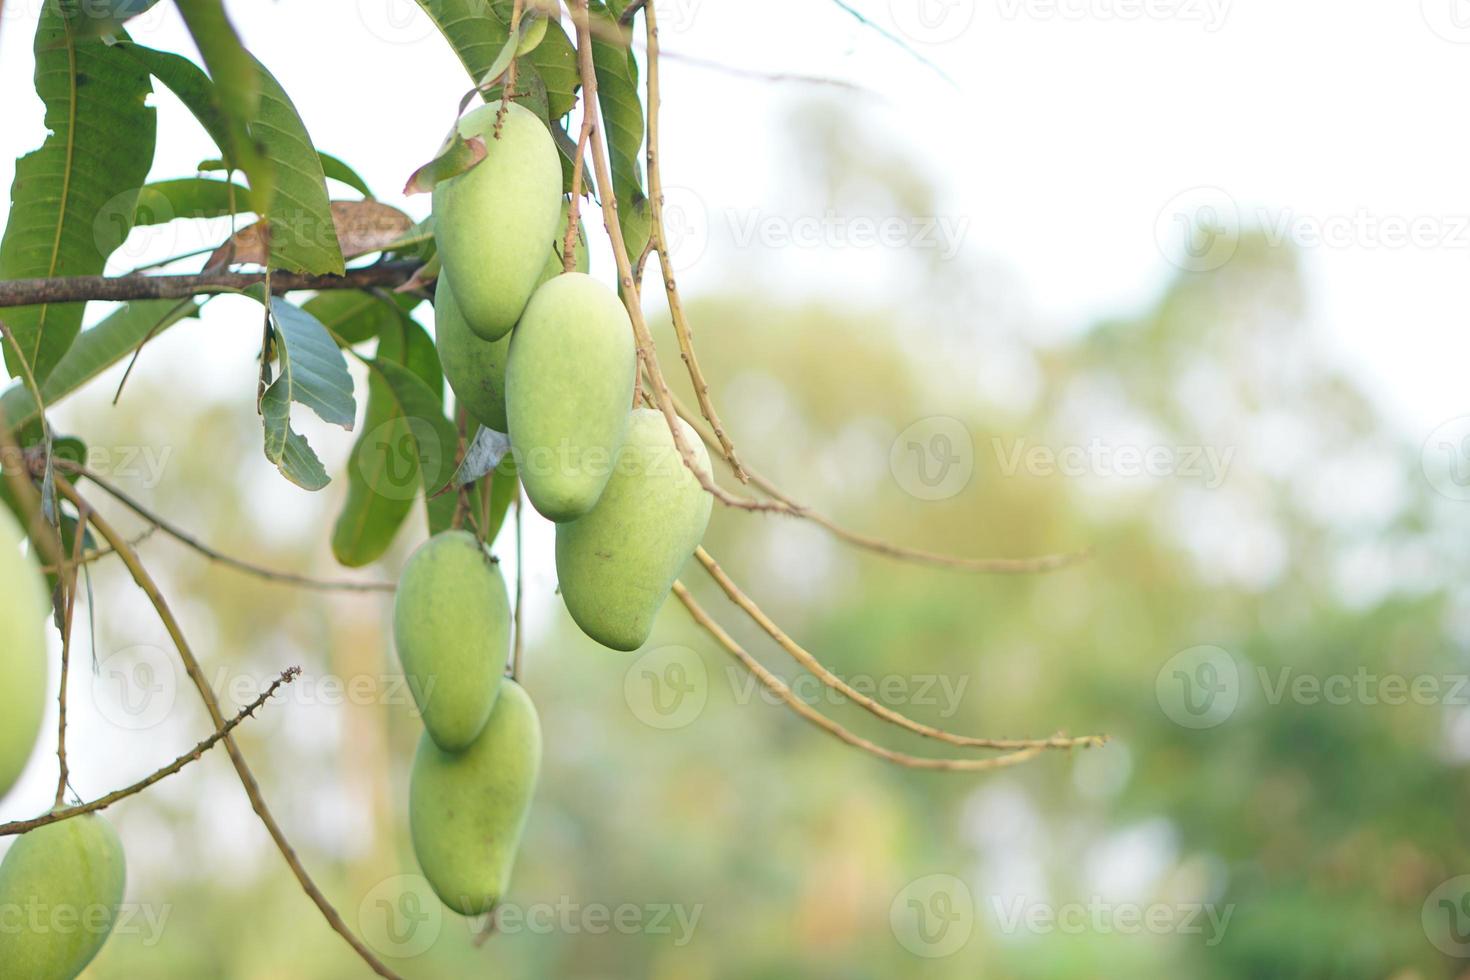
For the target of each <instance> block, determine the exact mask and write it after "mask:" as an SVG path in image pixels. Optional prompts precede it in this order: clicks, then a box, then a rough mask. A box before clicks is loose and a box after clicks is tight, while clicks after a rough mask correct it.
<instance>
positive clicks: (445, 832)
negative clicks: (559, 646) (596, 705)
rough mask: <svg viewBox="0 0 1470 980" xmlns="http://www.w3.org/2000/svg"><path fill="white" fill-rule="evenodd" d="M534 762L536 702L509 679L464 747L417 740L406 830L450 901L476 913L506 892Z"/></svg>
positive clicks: (537, 761) (433, 882) (428, 874)
mask: <svg viewBox="0 0 1470 980" xmlns="http://www.w3.org/2000/svg"><path fill="white" fill-rule="evenodd" d="M540 769H541V723H540V720H539V719H538V718H537V717H536V708H535V706H534V705H533V704H532V703H531V698H530V696H529V695H528V694H526V691H525V688H523V687H521V686H520V685H519V684H517V683H516V682H515V681H513V680H510V679H509V678H507V679H506V680H505V682H504V683H503V684H502V686H501V691H500V697H499V698H498V699H497V700H496V702H495V710H494V712H492V713H491V715H490V723H489V724H487V725H486V726H485V730H484V731H483V732H481V733H480V737H479V738H477V739H475V741H474V743H473V744H472V745H470V746H469V747H468V748H467V749H465V750H464V751H463V752H458V753H454V752H445V751H444V750H443V749H441V748H439V746H437V745H435V744H434V742H433V741H432V740H430V739H429V738H427V737H425V738H422V739H420V740H419V748H418V752H417V753H416V754H415V755H414V759H413V773H412V776H411V777H410V780H409V802H408V822H409V829H410V832H411V835H412V837H413V851H414V854H415V855H416V856H417V857H418V861H419V868H420V869H421V870H422V871H423V872H424V877H425V878H426V879H427V880H428V882H429V885H430V886H431V887H432V888H433V889H434V892H435V893H436V894H437V895H438V896H439V898H440V899H441V900H442V901H443V902H444V904H445V905H447V906H449V908H451V909H453V910H454V911H456V912H458V913H460V914H461V915H466V916H470V915H481V914H483V913H485V912H489V911H490V910H491V909H493V908H494V907H495V905H496V903H497V902H499V901H500V899H501V897H502V896H504V895H505V892H506V889H507V888H508V887H509V885H510V874H511V870H512V868H513V867H514V866H515V859H516V851H517V850H518V849H519V848H520V843H521V832H522V831H523V830H525V827H526V817H527V815H528V814H529V813H530V810H531V796H532V794H533V793H534V792H535V790H536V776H537V773H538V772H539V771H540Z"/></svg>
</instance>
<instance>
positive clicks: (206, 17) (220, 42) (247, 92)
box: [178, 0, 260, 126]
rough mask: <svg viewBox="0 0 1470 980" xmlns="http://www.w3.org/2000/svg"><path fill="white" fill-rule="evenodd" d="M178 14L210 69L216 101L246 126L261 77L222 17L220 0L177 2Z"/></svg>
mask: <svg viewBox="0 0 1470 980" xmlns="http://www.w3.org/2000/svg"><path fill="white" fill-rule="evenodd" d="M178 8H179V13H180V14H182V15H183V17H184V24H185V26H186V27H188V28H189V34H190V35H192V36H193V38H194V44H195V45H196V46H197V47H198V48H199V54H200V56H202V57H203V58H204V66H205V67H206V68H208V69H209V77H210V78H211V79H213V81H214V84H215V89H216V91H218V92H219V102H220V106H221V108H223V109H224V112H225V114H226V115H228V116H229V117H230V118H231V119H232V120H234V121H235V122H236V123H237V124H238V125H242V126H249V125H250V124H251V123H252V122H254V121H255V115H256V112H257V110H258V109H259V108H260V75H259V73H258V72H256V70H255V65H254V64H253V63H252V59H251V57H250V55H249V54H248V53H247V52H246V51H245V47H244V45H242V44H241V43H240V35H239V34H237V33H236V32H235V28H234V25H232V24H231V23H230V19H229V17H227V16H226V15H225V8H224V4H223V3H222V2H221V0H178Z"/></svg>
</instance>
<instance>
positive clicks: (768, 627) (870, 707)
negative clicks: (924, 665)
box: [694, 547, 1106, 749]
mask: <svg viewBox="0 0 1470 980" xmlns="http://www.w3.org/2000/svg"><path fill="white" fill-rule="evenodd" d="M694 556H695V558H697V559H699V563H700V564H701V565H703V566H704V568H705V570H706V571H707V572H709V575H710V578H712V579H714V580H715V584H717V585H718V586H719V587H720V588H721V589H722V590H723V591H724V593H725V595H727V596H729V598H730V601H731V602H733V603H735V605H737V606H739V607H740V608H741V610H743V611H744V612H745V614H746V615H747V616H749V617H750V619H751V621H752V622H754V623H755V624H756V625H757V626H759V627H760V628H761V629H762V630H763V631H765V633H766V634H767V635H768V636H770V638H771V639H773V640H775V641H776V643H777V644H779V645H780V647H781V649H783V650H785V651H786V652H787V653H789V654H790V655H791V657H792V659H794V660H795V661H796V662H797V663H799V664H801V666H802V667H804V668H806V669H807V670H808V671H810V672H811V673H812V674H814V675H815V676H816V677H817V679H818V680H820V681H821V682H822V683H823V684H825V685H826V686H827V687H829V688H831V689H833V690H834V691H837V692H839V693H841V694H842V695H844V696H846V697H848V698H851V699H852V700H853V701H855V702H856V703H857V704H858V705H860V706H861V707H862V708H863V709H864V710H866V711H868V712H869V713H870V714H873V715H875V716H877V717H879V718H881V719H883V720H884V721H886V722H889V723H890V724H893V725H897V726H898V727H899V728H903V729H905V730H907V731H910V732H913V733H914V734H916V735H922V736H924V737H925V738H932V739H935V740H936V741H940V742H946V743H948V744H950V745H956V746H960V747H962V748H977V749H1077V748H1084V749H1085V748H1096V747H1098V746H1101V745H1102V744H1103V743H1104V742H1105V741H1106V739H1105V738H1103V737H1102V736H1099V735H1087V736H1083V737H1081V738H1067V737H1063V736H1054V737H1052V738H1039V739H1037V738H1030V739H1010V738H973V737H971V736H968V735H956V734H954V733H953V732H948V731H945V730H944V729H942V728H935V727H934V726H933V725H925V724H923V723H922V722H918V721H914V720H913V719H912V718H909V717H908V716H907V715H904V714H901V713H900V712H897V711H894V710H893V709H892V708H890V707H888V706H887V705H885V704H883V703H881V702H879V701H875V700H874V699H872V698H870V697H868V696H867V695H866V694H863V693H862V692H861V691H859V690H857V689H855V688H854V687H852V685H850V684H848V683H847V682H846V681H844V680H843V679H842V678H841V677H838V676H837V675H836V674H834V673H832V671H830V670H828V669H827V667H826V666H825V665H824V664H823V663H822V662H821V661H820V660H818V659H817V658H816V657H815V656H813V655H812V654H811V653H810V652H809V651H807V650H806V649H805V648H804V647H802V646H801V644H799V643H797V642H796V641H795V640H793V639H792V638H791V637H790V636H789V635H787V633H786V631H785V630H783V629H781V627H780V626H778V625H777V624H776V622H775V620H773V619H771V617H770V616H768V615H766V613H765V611H764V610H762V609H761V607H760V606H758V605H756V603H755V601H754V600H753V599H751V598H750V596H748V595H746V594H745V593H744V592H743V591H742V590H741V589H740V586H738V585H736V584H735V580H734V579H732V578H730V576H729V575H727V574H726V573H725V570H724V569H723V568H721V567H720V563H719V562H717V561H715V559H714V556H712V555H711V554H710V553H709V552H708V551H706V550H704V548H702V547H701V548H699V549H697V550H696V551H695V552H694Z"/></svg>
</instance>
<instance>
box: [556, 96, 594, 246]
mask: <svg viewBox="0 0 1470 980" xmlns="http://www.w3.org/2000/svg"><path fill="white" fill-rule="evenodd" d="M592 112H593V109H592V106H591V104H590V103H589V102H588V100H587V95H586V93H585V92H584V93H583V94H582V126H581V129H580V131H579V132H578V133H577V156H576V158H575V159H574V160H573V161H572V192H571V198H570V200H569V202H568V204H567V230H566V238H565V240H564V241H563V242H562V248H561V268H562V272H572V271H574V270H575V269H576V268H577V253H576V252H575V251H574V249H575V247H576V241H577V226H578V224H579V223H580V222H581V220H582V183H583V181H584V179H585V174H584V171H585V170H586V162H587V142H588V140H590V139H591V138H592V125H593V122H594V120H593V118H592Z"/></svg>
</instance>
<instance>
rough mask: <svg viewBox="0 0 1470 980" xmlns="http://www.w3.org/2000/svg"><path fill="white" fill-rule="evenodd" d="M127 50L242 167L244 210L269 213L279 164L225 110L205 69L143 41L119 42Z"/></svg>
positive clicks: (229, 163)
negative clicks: (245, 186) (247, 187)
mask: <svg viewBox="0 0 1470 980" xmlns="http://www.w3.org/2000/svg"><path fill="white" fill-rule="evenodd" d="M116 48H117V50H120V51H123V52H125V53H126V54H127V55H128V57H130V58H132V59H134V60H135V61H136V62H138V64H140V65H142V66H143V67H144V68H145V69H146V70H147V71H149V72H150V73H151V74H152V75H153V77H154V78H156V79H158V80H159V81H160V82H162V83H163V84H164V85H166V86H167V87H168V89H169V91H171V92H173V93H174V95H176V96H177V97H178V99H179V101H180V102H182V103H184V106H185V107H186V108H188V110H189V111H190V112H191V113H193V115H194V118H195V119H197V120H198V121H199V124H200V125H201V126H203V127H204V131H205V132H207V133H208V134H209V137H210V139H212V140H214V143H215V145H216V146H218V147H219V151H220V153H222V154H223V155H224V168H225V169H230V170H239V171H240V172H241V173H243V174H245V176H246V178H247V179H248V180H249V181H250V200H249V205H248V206H246V207H242V208H241V210H242V211H253V212H255V213H257V214H263V213H265V211H266V209H267V208H269V207H270V202H271V198H272V195H273V194H274V193H275V179H276V178H275V165H274V163H272V161H271V159H270V157H269V156H268V155H267V154H266V151H265V149H264V147H263V146H262V145H261V142H260V140H259V138H258V137H256V136H254V135H252V134H251V133H250V131H249V130H248V129H247V127H246V126H245V124H244V123H243V122H241V121H240V120H239V119H237V118H235V117H232V116H231V115H230V114H229V113H228V112H226V111H225V108H224V105H223V103H222V101H221V100H222V98H223V96H222V95H221V93H220V91H219V89H218V87H217V86H216V85H215V84H214V83H213V82H211V81H210V80H209V76H208V75H206V74H204V70H203V69H202V68H200V67H199V66H198V65H196V64H194V62H192V61H190V60H189V59H188V58H185V57H183V56H181V55H177V54H172V53H170V52H167V51H155V50H154V49H152V48H149V47H144V46H143V45H141V44H119V45H117V46H116Z"/></svg>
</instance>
